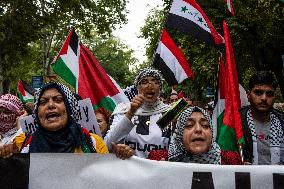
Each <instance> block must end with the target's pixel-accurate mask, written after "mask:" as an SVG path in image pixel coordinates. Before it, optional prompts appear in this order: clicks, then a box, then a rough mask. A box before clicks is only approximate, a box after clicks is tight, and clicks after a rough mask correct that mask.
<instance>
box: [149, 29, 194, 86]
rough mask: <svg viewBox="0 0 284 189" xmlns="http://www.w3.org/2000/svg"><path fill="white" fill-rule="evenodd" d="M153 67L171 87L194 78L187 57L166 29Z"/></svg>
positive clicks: (163, 31)
mask: <svg viewBox="0 0 284 189" xmlns="http://www.w3.org/2000/svg"><path fill="white" fill-rule="evenodd" d="M153 66H154V67H155V68H157V69H158V70H160V71H161V72H162V74H163V76H164V78H165V80H166V81H167V83H168V84H169V85H171V86H173V85H177V84H179V83H181V82H182V81H183V80H185V79H187V78H189V77H192V76H193V73H192V70H191V68H190V66H189V64H188V62H187V60H186V58H185V56H184V55H183V53H182V51H181V50H180V49H179V48H178V47H177V46H176V44H175V43H174V41H173V40H172V38H171V37H170V35H169V34H168V32H167V31H166V30H165V29H163V30H162V36H161V40H160V42H159V44H158V48H157V50H156V53H155V57H154V61H153Z"/></svg>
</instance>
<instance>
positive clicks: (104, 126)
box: [96, 112, 108, 136]
mask: <svg viewBox="0 0 284 189" xmlns="http://www.w3.org/2000/svg"><path fill="white" fill-rule="evenodd" d="M96 118H97V122H98V124H99V127H100V130H101V133H102V136H104V135H105V134H106V132H107V130H108V125H107V121H106V118H105V116H104V115H103V114H101V113H99V112H97V113H96Z"/></svg>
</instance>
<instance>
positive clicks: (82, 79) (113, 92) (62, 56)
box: [52, 28, 128, 111]
mask: <svg viewBox="0 0 284 189" xmlns="http://www.w3.org/2000/svg"><path fill="white" fill-rule="evenodd" d="M52 68H53V71H54V72H55V73H56V74H57V75H58V76H59V77H60V78H62V79H63V80H64V81H65V82H67V83H68V84H69V85H70V86H71V87H72V88H73V89H74V90H75V91H76V93H77V94H78V95H79V96H81V97H82V98H83V99H85V98H90V99H91V102H92V104H93V107H94V109H97V108H99V107H104V108H106V109H107V110H108V111H113V110H114V108H115V106H116V105H117V104H118V103H121V102H128V99H127V97H126V96H125V94H124V93H123V91H122V89H121V88H120V87H119V85H118V84H117V83H116V81H115V80H114V79H112V78H111V77H110V76H109V75H108V74H107V73H106V71H105V70H104V69H103V67H102V66H101V64H100V63H99V61H98V60H97V59H96V57H95V56H94V55H93V54H92V52H91V51H90V50H89V49H88V48H87V47H86V46H85V45H83V44H82V43H81V42H80V40H79V38H78V35H77V33H76V32H75V29H74V28H72V29H71V30H70V32H69V35H68V37H67V39H66V40H65V42H64V44H63V46H62V48H61V50H60V52H59V54H58V56H57V57H56V59H55V61H54V63H53V64H52Z"/></svg>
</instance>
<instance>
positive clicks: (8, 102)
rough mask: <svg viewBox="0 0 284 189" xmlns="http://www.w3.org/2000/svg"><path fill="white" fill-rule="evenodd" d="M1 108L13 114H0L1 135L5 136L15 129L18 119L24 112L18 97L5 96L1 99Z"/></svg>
mask: <svg viewBox="0 0 284 189" xmlns="http://www.w3.org/2000/svg"><path fill="white" fill-rule="evenodd" d="M0 107H4V108H5V109H7V110H10V111H11V112H12V113H11V114H5V113H3V112H0V133H2V134H3V133H6V132H8V131H9V130H11V129H12V128H14V127H15V124H16V119H17V117H18V116H20V114H21V111H22V110H23V104H22V102H21V101H20V99H19V98H18V97H16V96H14V95H11V94H5V95H2V96H1V97H0Z"/></svg>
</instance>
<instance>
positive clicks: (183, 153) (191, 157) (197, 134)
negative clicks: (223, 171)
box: [169, 106, 221, 164]
mask: <svg viewBox="0 0 284 189" xmlns="http://www.w3.org/2000/svg"><path fill="white" fill-rule="evenodd" d="M212 135H213V134H212V122H211V118H210V116H209V114H208V113H207V112H206V111H205V110H203V109H202V108H199V107H196V106H195V107H190V108H188V109H186V110H185V111H184V112H183V113H182V114H181V115H180V117H179V119H178V122H177V125H176V130H175V133H174V134H173V136H172V138H171V142H170V146H169V161H176V162H186V163H201V164H221V150H220V147H219V146H218V144H217V143H216V142H214V141H212Z"/></svg>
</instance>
